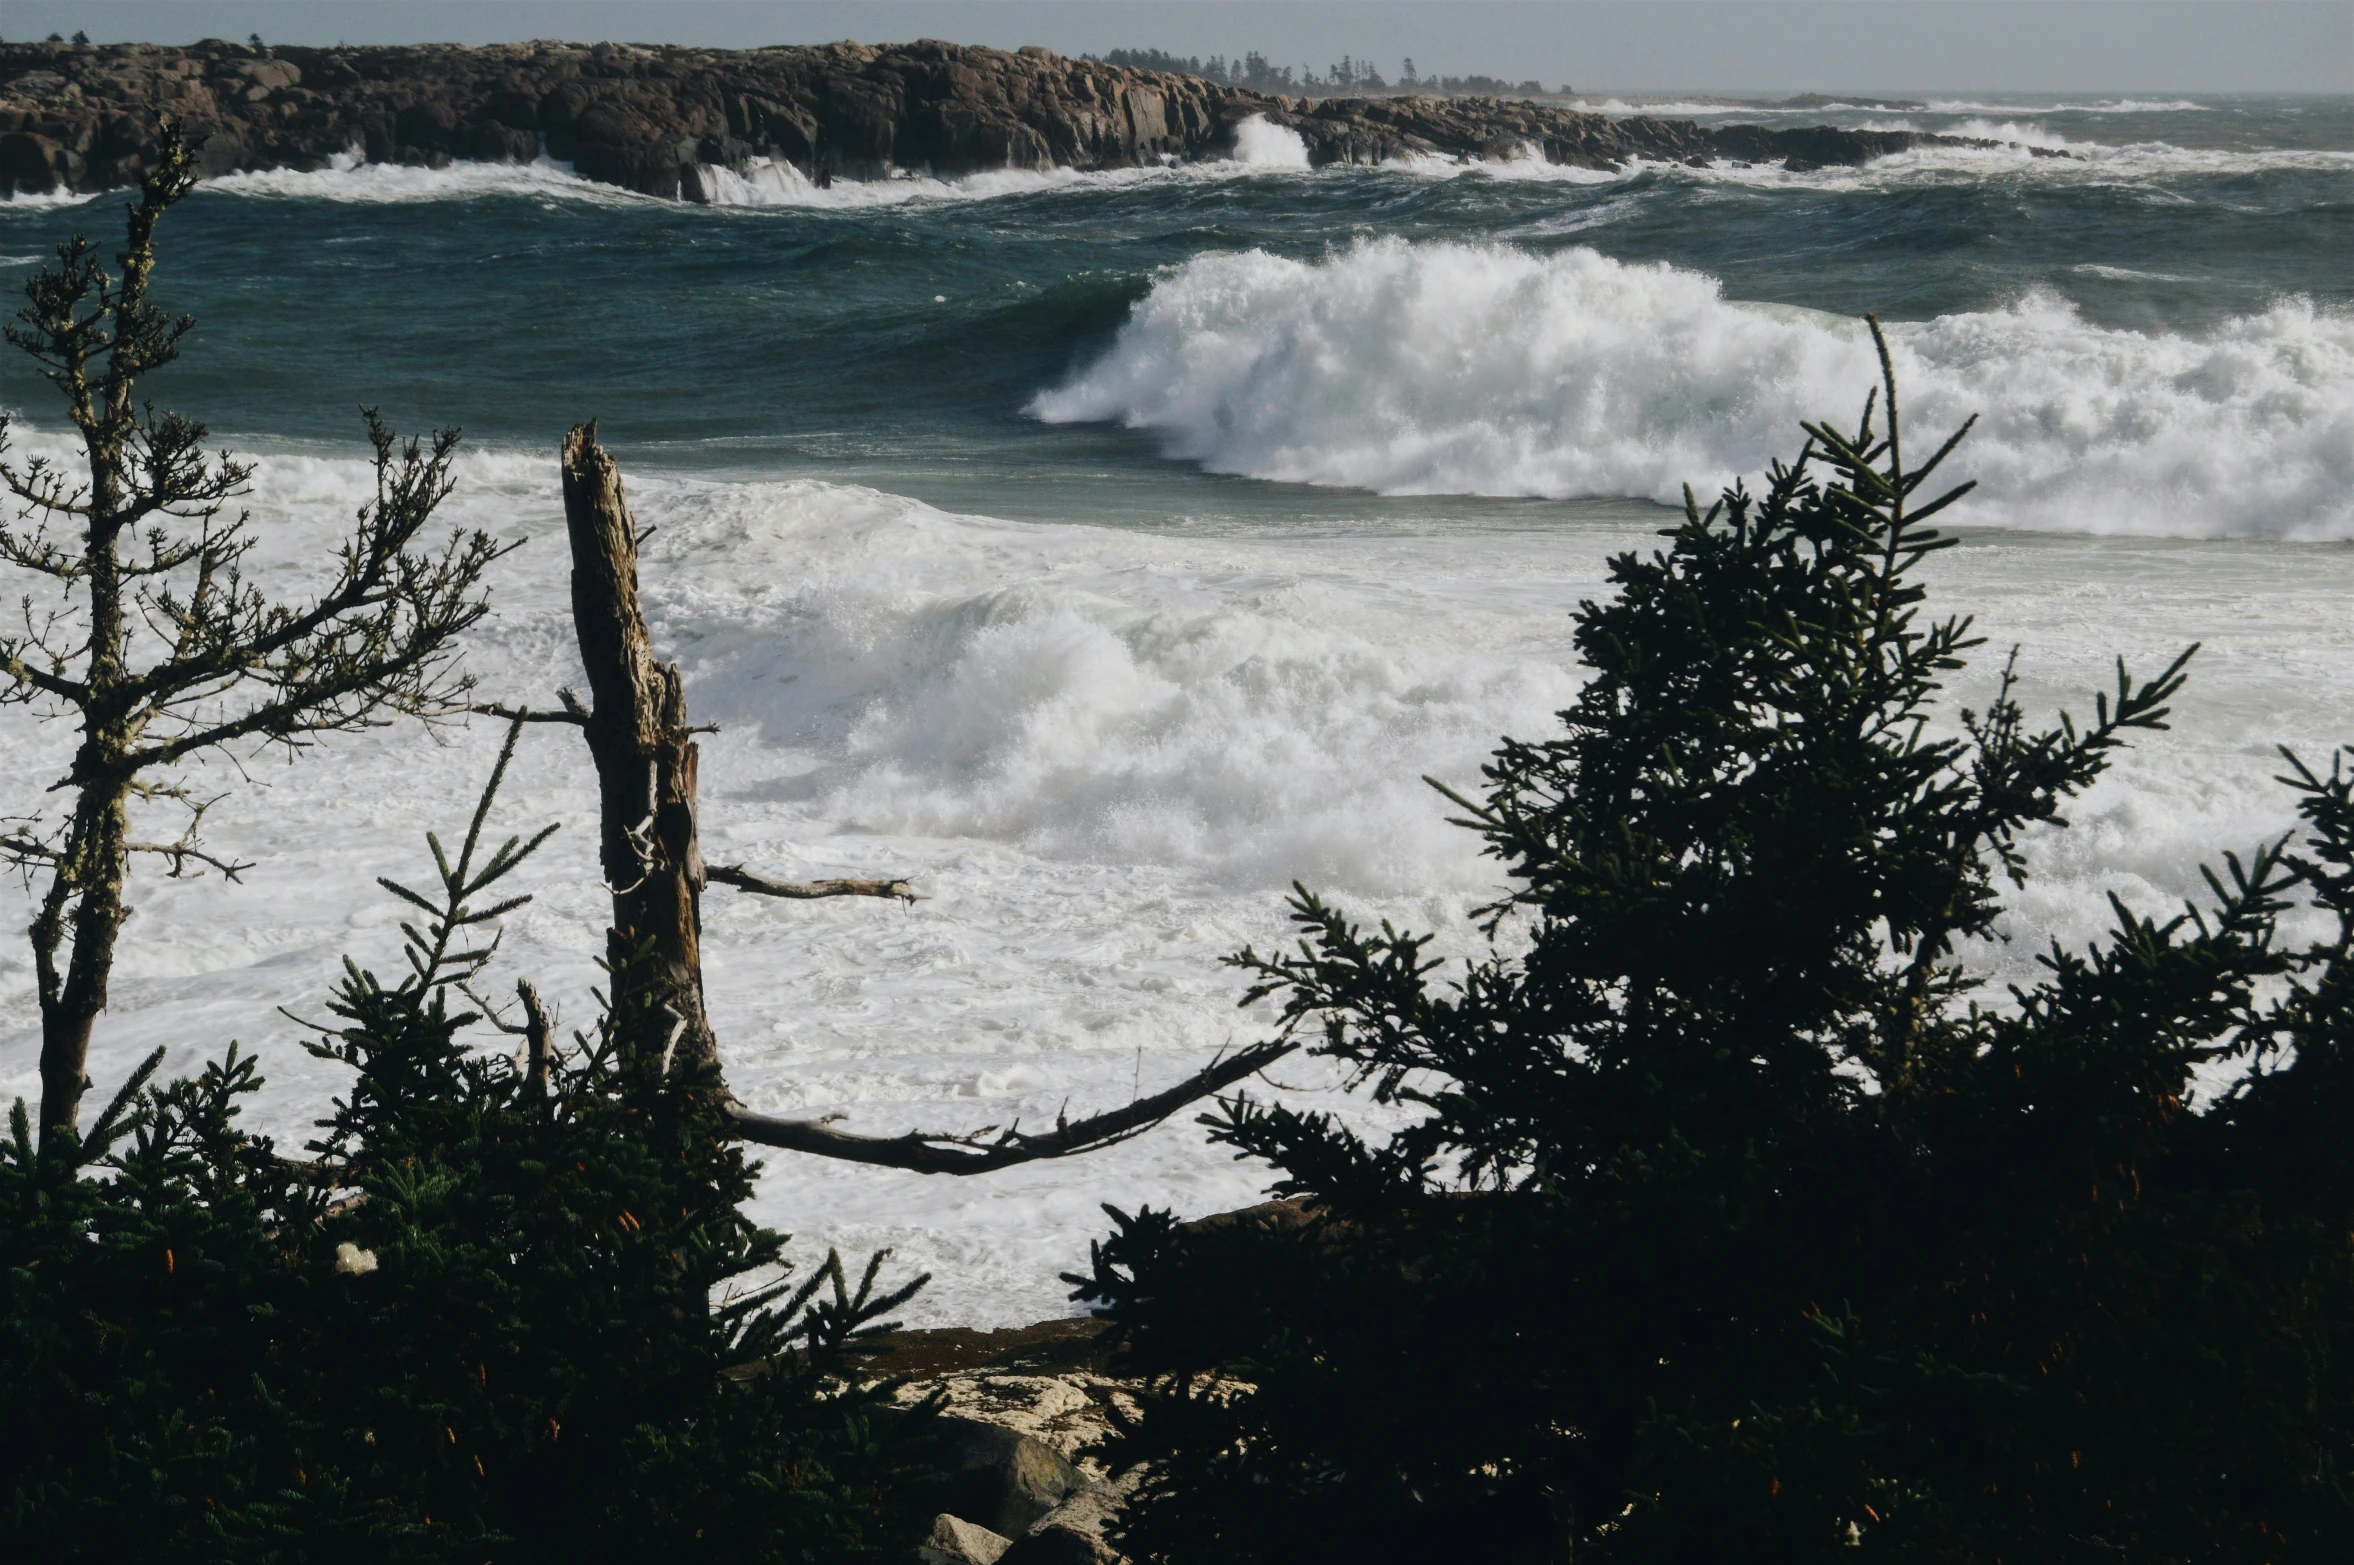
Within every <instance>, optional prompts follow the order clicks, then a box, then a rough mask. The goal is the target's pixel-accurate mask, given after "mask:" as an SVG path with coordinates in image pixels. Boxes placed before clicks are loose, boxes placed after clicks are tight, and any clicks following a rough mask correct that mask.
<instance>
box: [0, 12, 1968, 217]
mask: <svg viewBox="0 0 2354 1565" xmlns="http://www.w3.org/2000/svg"><path fill="white" fill-rule="evenodd" d="M166 118H169V119H172V120H175V121H177V122H178V123H179V124H180V125H181V126H183V127H184V129H185V132H186V134H187V136H188V140H189V142H190V144H191V145H192V146H193V147H195V148H196V149H197V153H198V166H199V171H200V173H201V175H202V176H203V177H206V178H218V177H219V176H221V175H224V174H229V173H235V172H238V171H242V170H259V169H278V168H286V169H298V170H309V169H320V168H327V167H331V166H338V165H348V164H351V163H355V162H360V161H365V162H370V163H393V164H407V165H411V166H417V167H427V168H441V167H446V166H447V165H448V164H450V163H452V162H454V161H459V160H475V161H483V162H526V161H529V160H531V159H533V158H536V157H538V156H539V155H541V153H542V152H543V151H544V152H545V153H546V155H547V156H549V157H551V158H554V159H557V160H559V161H562V162H568V163H570V164H571V165H572V166H573V168H574V169H575V171H576V172H578V173H580V174H582V175H583V176H585V177H587V178H590V179H594V180H600V181H602V182H604V183H606V184H611V185H618V186H621V187H622V188H624V189H628V190H635V191H639V192H641V193H643V194H646V195H651V196H661V197H666V198H670V199H674V200H686V201H711V200H713V199H716V198H717V197H718V196H719V194H720V193H721V187H722V180H721V175H722V174H723V172H724V173H726V174H732V175H734V176H737V177H739V178H740V177H742V176H744V175H746V174H748V173H751V172H753V171H755V170H757V169H759V168H760V167H762V166H763V165H764V164H765V165H768V166H771V167H774V166H776V165H784V166H788V167H790V168H791V169H793V170H795V171H796V173H797V175H798V177H800V178H804V179H807V180H809V181H811V182H812V183H814V184H819V185H823V184H829V183H831V182H832V181H833V180H835V179H837V178H839V179H861V180H871V179H883V178H888V177H891V176H892V175H894V174H898V173H904V172H911V171H927V172H930V173H932V174H936V175H941V176H955V175H961V174H972V173H979V172H983V171H986V170H993V169H1007V168H1014V169H1047V168H1071V169H1108V168H1136V167H1145V166H1150V165H1155V164H1159V163H1163V162H1168V161H1174V160H1185V159H1200V158H1213V157H1224V156H1227V155H1229V154H1230V153H1231V152H1232V151H1233V150H1234V147H1235V142H1236V132H1237V127H1238V126H1240V125H1242V124H1243V123H1244V122H1245V121H1248V120H1251V119H1254V118H1256V119H1262V120H1265V121H1266V122H1267V123H1269V124H1272V125H1278V126H1282V127H1284V128H1285V129H1287V130H1289V131H1291V132H1292V133H1294V134H1296V135H1297V136H1298V137H1299V138H1300V141H1301V143H1302V145H1303V146H1304V147H1305V148H1306V152H1307V158H1308V161H1309V163H1310V164H1311V165H1313V166H1318V167H1321V166H1324V165H1327V164H1333V163H1380V162H1384V161H1387V160H1390V159H1393V158H1398V157H1404V156H1415V155H1422V156H1438V157H1446V158H1472V157H1479V158H1509V157H1543V158H1546V159H1548V160H1550V161H1552V162H1555V163H1566V164H1575V165H1579V166H1582V167H1589V168H1614V167H1618V166H1621V165H1623V164H1624V163H1625V162H1626V161H1628V160H1630V159H1638V158H1640V159H1654V160H1660V161H1676V162H1689V161H1692V160H1694V159H1700V160H1707V159H1710V158H1715V157H1735V158H1740V159H1743V160H1746V161H1751V162H1759V161H1773V160H1778V159H1789V160H1791V163H1792V166H1793V167H1820V166H1822V165H1825V164H1856V163H1863V162H1866V161H1869V160H1870V159H1872V158H1875V157H1880V156H1884V155H1885V154H1887V153H1889V152H1895V151H1903V150H1906V149H1907V148H1910V147H1914V146H1919V145H1926V144H1942V145H1964V146H1992V145H1996V144H1995V143H1991V142H1963V141H1957V140H1955V139H1954V138H1950V137H1939V136H1930V135H1925V134H1920V133H1916V132H1910V131H1881V132H1870V131H1850V130H1841V129H1837V128H1835V127H1832V126H1827V125H1826V126H1816V127H1813V128H1811V129H1805V130H1769V129H1766V128H1763V127H1760V126H1744V125H1734V126H1724V127H1718V128H1703V127H1701V126H1698V125H1696V124H1694V123H1693V122H1692V121H1690V120H1660V119H1650V118H1643V117H1638V118H1632V119H1611V118H1608V117H1606V116H1603V115H1599V114H1588V113H1584V112H1580V111H1578V110H1573V109H1566V108H1555V107H1550V106H1546V105H1540V104H1537V103H1533V102H1521V103H1516V102H1510V101H1506V100H1503V99H1497V98H1418V97H1391V98H1329V99H1323V100H1308V99H1298V98H1287V97H1277V96H1269V95H1267V94H1263V93H1257V92H1251V91H1248V90H1245V89H1243V88H1239V87H1229V86H1226V85H1224V84H1222V83H1218V82H1212V81H1208V80H1205V79H1203V78H1201V77H1198V76H1180V75H1171V74H1168V73H1165V72H1159V71H1140V70H1129V69H1126V68H1124V67H1120V66H1113V65H1103V64H1098V63H1096V62H1094V61H1091V60H1073V59H1068V58H1066V57H1064V56H1062V55H1058V54H1056V53H1054V52H1053V51H1051V50H1048V49H1041V48H1037V47H1035V46H1033V47H1030V48H1025V49H1021V50H1018V51H1014V52H1011V53H1009V52H1007V51H1005V50H1002V49H984V48H978V47H972V46H967V45H962V44H951V43H941V42H937V41H934V40H923V41H920V42H917V43H912V44H893V45H888V46H875V45H869V44H857V43H838V44H824V45H819V46H813V47H790V48H785V47H780V48H771V49H741V50H738V49H694V48H683V47H670V46H664V47H659V48H653V47H644V46H639V45H633V44H614V43H599V44H588V45H583V44H569V43H557V42H547V41H541V42H533V43H521V44H495V45H490V46H487V47H483V48H468V47H464V46H461V45H455V44H431V45H416V46H398V47H385V46H371V47H366V48H336V49H311V48H297V47H286V48H276V49H267V50H261V49H254V48H250V47H248V46H246V45H243V44H232V43H225V42H222V41H220V40H218V39H208V40H206V41H204V42H202V43H198V44H194V45H191V46H190V47H188V48H185V49H181V48H167V47H163V46H160V45H155V44H63V43H16V44H5V45H0V193H6V192H19V191H22V192H42V191H49V190H54V189H59V188H63V189H67V190H74V191H92V190H102V189H108V188H112V187H114V186H119V185H125V184H130V183H133V182H135V181H136V180H137V179H138V177H139V175H140V172H141V171H142V170H143V169H144V168H146V167H147V166H148V165H149V163H150V162H152V160H153V158H154V155H155V147H156V137H157V132H158V127H159V124H160V123H161V121H162V120H164V119H166Z"/></svg>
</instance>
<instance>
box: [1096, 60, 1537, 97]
mask: <svg viewBox="0 0 2354 1565" xmlns="http://www.w3.org/2000/svg"><path fill="white" fill-rule="evenodd" d="M1084 58H1086V59H1090V60H1100V61H1102V63H1104V64H1106V65H1120V66H1125V67H1127V68H1128V69H1130V70H1138V71H1168V72H1170V73H1171V74H1173V75H1179V76H1200V77H1204V78H1206V79H1207V80H1210V81H1214V82H1224V83H1225V84H1226V85H1227V86H1229V87H1247V88H1249V89H1250V90H1251V91H1253V92H1311V91H1319V90H1320V91H1324V92H1356V93H1375V92H1429V93H1466V94H1471V93H1489V94H1503V93H1519V94H1521V95H1523V96H1529V97H1537V96H1542V95H1544V94H1545V93H1548V92H1550V91H1551V90H1552V89H1550V88H1548V87H1547V86H1546V85H1545V84H1544V83H1543V82H1541V81H1537V80H1535V79H1533V78H1532V79H1530V80H1528V81H1522V82H1508V81H1506V80H1504V79H1503V78H1502V77H1500V76H1478V75H1473V76H1422V75H1419V74H1417V73H1416V71H1415V69H1414V59H1413V57H1412V56H1411V55H1409V56H1407V58H1406V59H1405V61H1404V62H1403V64H1402V65H1401V67H1400V69H1399V71H1398V79H1397V80H1396V81H1395V82H1392V81H1390V80H1389V79H1388V78H1386V77H1384V76H1383V75H1382V74H1381V70H1380V68H1379V67H1378V66H1376V65H1375V64H1374V63H1373V62H1372V61H1371V60H1359V59H1356V58H1354V57H1352V56H1350V55H1345V54H1344V55H1342V56H1341V57H1340V60H1339V62H1338V63H1336V64H1330V65H1327V66H1325V67H1324V69H1323V70H1322V71H1318V70H1317V69H1316V67H1315V66H1313V65H1306V64H1303V65H1301V66H1300V67H1299V68H1298V69H1297V70H1294V69H1293V68H1292V67H1291V66H1288V65H1277V64H1275V63H1273V62H1272V61H1270V60H1269V59H1268V58H1267V57H1266V56H1265V55H1263V54H1261V53H1259V51H1258V50H1256V49H1253V50H1250V51H1248V52H1246V53H1244V54H1241V55H1238V56H1236V57H1235V58H1233V59H1228V58H1227V57H1226V56H1225V55H1222V54H1213V55H1211V56H1210V57H1209V58H1208V59H1206V60H1205V59H1201V58H1199V57H1197V56H1194V55H1189V54H1186V55H1180V54H1171V53H1169V52H1168V51H1167V50H1165V49H1113V50H1110V51H1109V52H1107V53H1105V54H1101V55H1093V54H1090V55H1086V56H1084ZM1569 90H1570V88H1569V84H1568V83H1567V82H1563V83H1562V84H1561V93H1562V95H1563V96H1565V97H1566V96H1567V95H1568V94H1569Z"/></svg>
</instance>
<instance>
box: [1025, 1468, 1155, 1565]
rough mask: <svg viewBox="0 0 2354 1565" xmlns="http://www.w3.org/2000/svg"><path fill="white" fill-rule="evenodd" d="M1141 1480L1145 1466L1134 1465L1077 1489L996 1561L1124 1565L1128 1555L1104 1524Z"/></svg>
mask: <svg viewBox="0 0 2354 1565" xmlns="http://www.w3.org/2000/svg"><path fill="white" fill-rule="evenodd" d="M1143 1479H1144V1469H1143V1468H1141V1467H1132V1468H1130V1469H1129V1470H1128V1471H1127V1472H1125V1473H1122V1474H1120V1475H1119V1476H1118V1477H1116V1478H1110V1479H1106V1480H1105V1481H1104V1482H1102V1483H1099V1484H1094V1485H1091V1486H1090V1487H1088V1488H1086V1489H1083V1490H1081V1491H1080V1492H1079V1493H1077V1494H1075V1495H1073V1496H1072V1497H1071V1498H1070V1499H1068V1500H1065V1501H1064V1502H1063V1503H1062V1504H1061V1505H1058V1506H1056V1507H1055V1508H1054V1509H1053V1510H1051V1511H1049V1512H1047V1513H1046V1515H1044V1516H1042V1517H1040V1518H1039V1519H1038V1521H1037V1523H1036V1524H1035V1525H1034V1526H1032V1527H1031V1528H1030V1530H1029V1531H1028V1532H1026V1533H1024V1534H1022V1536H1020V1537H1019V1538H1016V1539H1015V1540H1014V1543H1013V1547H1012V1548H1010V1549H1008V1550H1006V1551H1005V1553H1004V1555H1003V1556H1002V1557H1001V1558H1000V1559H999V1560H998V1562H997V1565H1126V1561H1127V1556H1126V1555H1124V1554H1122V1553H1121V1552H1120V1551H1119V1550H1118V1549H1117V1548H1116V1547H1114V1546H1113V1544H1112V1541H1111V1539H1110V1538H1108V1537H1107V1536H1105V1529H1106V1528H1107V1527H1109V1526H1110V1524H1111V1523H1112V1522H1113V1521H1114V1520H1115V1519H1116V1518H1117V1517H1118V1516H1119V1514H1120V1512H1121V1511H1122V1510H1124V1509H1126V1508H1127V1504H1128V1497H1129V1496H1130V1495H1131V1494H1133V1493H1135V1492H1136V1486H1137V1485H1138V1484H1139V1483H1141V1482H1142V1481H1143Z"/></svg>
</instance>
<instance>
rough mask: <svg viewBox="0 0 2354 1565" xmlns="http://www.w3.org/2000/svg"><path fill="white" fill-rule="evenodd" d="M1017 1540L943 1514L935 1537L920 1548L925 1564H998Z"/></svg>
mask: <svg viewBox="0 0 2354 1565" xmlns="http://www.w3.org/2000/svg"><path fill="white" fill-rule="evenodd" d="M1012 1547H1013V1540H1012V1539H1011V1538H1008V1537H1004V1536H1002V1535H1001V1534H998V1533H994V1532H991V1531H990V1530H989V1529H988V1528H986V1527H976V1526H974V1525H973V1524H972V1523H971V1522H968V1521H966V1520H965V1519H964V1518H963V1517H961V1516H950V1515H948V1514H946V1513H945V1512H943V1513H942V1514H940V1515H939V1516H936V1517H934V1518H933V1519H932V1532H931V1536H929V1537H927V1538H925V1539H924V1541H923V1542H922V1543H921V1544H919V1545H917V1547H916V1551H915V1557H916V1558H917V1559H919V1560H921V1561H922V1562H923V1565H997V1561H998V1559H999V1558H1000V1557H1001V1556H1003V1555H1004V1553H1005V1551H1006V1550H1007V1549H1010V1548H1012Z"/></svg>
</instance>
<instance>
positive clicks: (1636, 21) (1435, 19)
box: [0, 0, 2354, 93]
mask: <svg viewBox="0 0 2354 1565" xmlns="http://www.w3.org/2000/svg"><path fill="white" fill-rule="evenodd" d="M77 29H79V30H84V31H87V32H88V33H89V34H90V35H91V36H92V37H93V38H94V39H97V40H99V41H101V42H113V41H119V40H125V39H140V40H145V41H149V42H156V43H188V42H193V41H194V40H195V39H198V38H201V37H208V36H210V37H226V38H243V37H245V36H246V35H247V34H249V33H256V32H258V33H260V34H261V35H262V36H263V37H264V38H265V39H269V40H274V41H277V42H281V43H335V42H349V43H417V42H426V41H447V42H459V43H491V42H498V41H503V40H511V39H518V38H546V37H560V38H569V39H574V40H582V41H594V40H597V39H601V38H618V39H628V40H632V41H637V42H653V43H694V44H709V45H722V46H734V47H750V46H755V45H760V44H772V43H818V42H825V41H828V40H832V39H838V38H856V39H859V40H862V41H864V42H868V43H890V42H900V41H904V40H907V39H911V38H920V37H932V38H946V39H950V40H953V41H956V42H959V43H983V44H993V45H997V46H999V47H1005V48H1011V47H1015V46H1018V45H1021V44H1044V45H1046V46H1047V47H1049V48H1053V49H1057V50H1060V51H1062V52H1064V53H1066V54H1078V53H1084V52H1092V53H1101V52H1103V51H1104V50H1106V49H1111V48H1118V47H1149V48H1162V49H1168V50H1171V51H1173V52H1175V53H1179V54H1200V55H1207V54H1211V53H1219V54H1226V55H1229V56H1231V55H1235V54H1239V53H1241V52H1243V51H1244V50H1248V49H1257V50H1259V51H1261V52H1263V53H1265V54H1267V55H1268V56H1269V57H1270V58H1272V59H1273V60H1275V61H1276V62H1277V63H1289V64H1309V65H1314V66H1316V67H1317V68H1318V69H1321V68H1322V67H1324V66H1325V65H1327V64H1329V63H1331V62H1332V61H1335V60H1338V59H1339V58H1340V57H1341V56H1342V55H1343V54H1349V55H1353V56H1355V57H1357V58H1360V59H1368V58H1369V59H1371V60H1373V61H1374V62H1375V63H1376V64H1377V65H1378V66H1380V67H1381V69H1382V70H1383V71H1384V72H1385V73H1388V74H1392V75H1394V74H1396V73H1397V70H1398V66H1399V62H1400V61H1401V60H1403V59H1404V58H1405V57H1407V56H1412V57H1413V59H1414V61H1415V64H1416V66H1417V68H1418V69H1419V70H1420V71H1421V72H1423V73H1424V74H1432V73H1447V74H1454V75H1464V74H1469V73H1472V72H1479V73H1483V74H1487V75H1492V76H1501V77H1504V78H1506V79H1509V80H1513V81H1521V80H1526V79H1530V78H1534V79H1536V80H1539V81H1542V82H1544V83H1545V84H1546V85H1548V86H1554V87H1558V86H1561V85H1564V84H1567V85H1569V86H1572V87H1574V88H1576V89H1577V90H1578V91H1581V92H1596V91H1650V92H1662V91H1664V92H1679V91H1680V92H1694V91H1743V90H1771V91H1802V90H1808V89H1819V90H1850V91H1853V90H1872V91H1880V92H1901V91H1963V90H1970V89H2006V90H2009V91H2013V92H2091V91H2106V92H2124V93H2136V92H2196V91H2206V92H2327V93H2346V92H2354V0H1157V3H1156V0H6V3H5V4H0V36H4V37H7V38H19V39H21V38H26V37H41V36H43V35H45V34H47V33H50V32H60V33H67V34H70V33H72V32H74V31H75V30H77Z"/></svg>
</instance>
